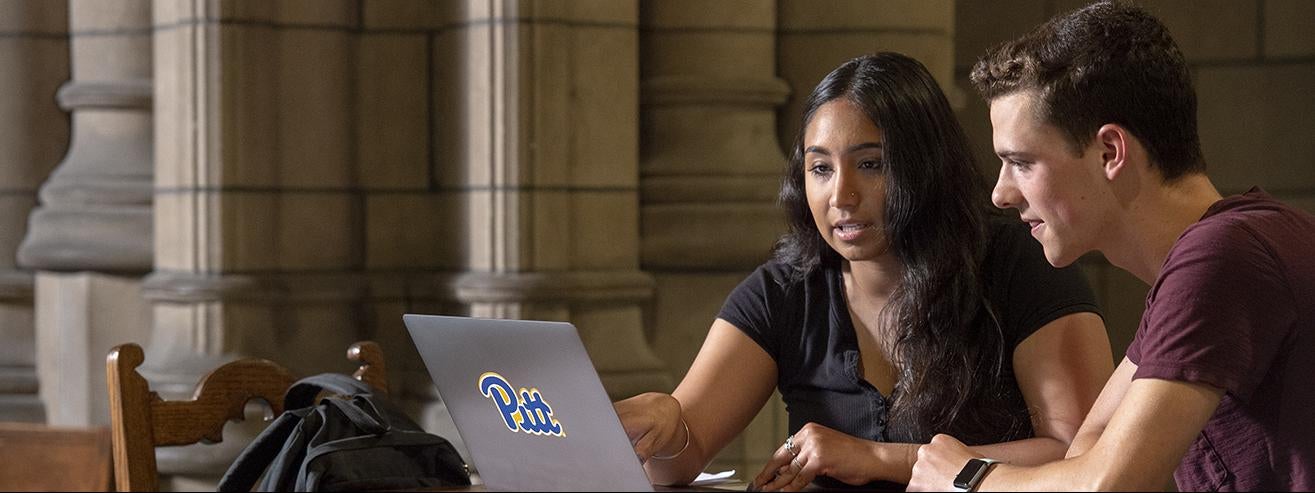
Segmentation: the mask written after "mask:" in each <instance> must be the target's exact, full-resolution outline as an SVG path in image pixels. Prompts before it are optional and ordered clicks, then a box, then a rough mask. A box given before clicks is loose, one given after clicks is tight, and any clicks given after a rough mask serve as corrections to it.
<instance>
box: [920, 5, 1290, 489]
mask: <svg viewBox="0 0 1315 493" xmlns="http://www.w3.org/2000/svg"><path fill="white" fill-rule="evenodd" d="M972 80H973V83H974V85H976V87H977V89H978V90H979V91H980V92H981V93H982V95H983V97H984V98H986V100H987V101H988V102H989V104H990V109H991V124H992V126H993V128H994V134H993V140H994V145H995V151H996V153H997V154H998V155H999V156H1000V159H1001V161H1002V162H1003V166H1002V168H1001V171H1000V178H999V182H997V184H996V187H995V191H994V193H993V195H992V200H993V201H994V202H995V204H996V205H997V206H999V207H1002V208H1015V209H1018V210H1019V212H1020V215H1021V218H1022V219H1023V220H1024V221H1026V222H1027V223H1028V224H1030V225H1031V226H1032V235H1033V236H1034V237H1035V238H1036V239H1037V241H1039V242H1040V243H1041V244H1042V246H1043V247H1044V249H1045V253H1046V258H1047V259H1048V260H1049V261H1050V263H1051V264H1053V265H1056V266H1064V265H1068V264H1070V263H1072V262H1073V261H1075V260H1077V258H1078V257H1079V256H1081V255H1082V254H1084V253H1086V252H1089V251H1092V250H1099V251H1101V252H1102V253H1104V254H1105V257H1106V258H1107V259H1109V261H1110V262H1111V263H1113V264H1114V265H1116V266H1119V267H1120V268H1123V269H1125V270H1127V271H1129V272H1131V273H1133V274H1134V275H1136V276H1137V277H1138V278H1140V279H1142V280H1144V281H1146V282H1147V283H1148V284H1150V285H1151V290H1150V293H1149V294H1148V295H1147V301H1146V311H1145V313H1144V315H1143V316H1142V321H1141V325H1140V327H1138V329H1137V335H1136V338H1135V339H1134V341H1133V343H1132V345H1131V346H1130V347H1129V348H1128V353H1127V357H1126V358H1124V360H1123V362H1122V364H1120V365H1119V367H1118V369H1116V370H1115V372H1114V375H1113V377H1111V379H1110V381H1109V383H1107V384H1106V386H1105V389H1104V391H1102V393H1101V395H1100V398H1099V399H1098V400H1097V402H1096V404H1095V405H1094V406H1093V407H1092V410H1091V413H1090V414H1089V415H1088V416H1087V419H1086V421H1085V422H1084V423H1083V425H1082V427H1081V429H1080V430H1079V432H1078V435H1077V436H1076V438H1075V439H1074V441H1073V443H1072V446H1071V447H1070V448H1069V450H1068V453H1067V454H1066V457H1067V458H1066V459H1064V460H1062V461H1058V462H1052V463H1050V464H1046V465H1043V466H1039V467H1030V468H1029V467H1017V466H1011V465H1008V464H989V463H986V462H985V461H981V460H980V459H976V458H977V457H978V456H977V455H976V454H973V453H972V452H971V451H970V450H969V449H968V448H966V447H964V446H963V445H962V444H961V443H959V442H958V441H957V440H955V439H954V438H951V437H948V436H943V435H942V436H937V437H936V438H935V439H934V440H932V442H931V443H930V444H928V445H925V446H923V447H922V448H921V449H920V450H919V452H918V462H917V464H916V465H915V467H914V470H913V480H912V482H911V483H910V484H909V489H910V490H919V489H925V490H947V489H950V488H951V487H958V488H966V489H973V488H980V489H983V490H991V489H1027V490H1071V489H1115V490H1149V489H1160V488H1163V487H1165V486H1167V485H1168V481H1169V478H1170V474H1171V473H1172V474H1173V478H1174V479H1176V480H1177V483H1178V487H1179V488H1181V489H1184V490H1311V489H1315V383H1312V381H1311V375H1315V246H1313V245H1315V217H1312V216H1311V215H1309V214H1306V213H1303V212H1300V211H1297V210H1295V209H1293V208H1290V207H1288V206H1286V205H1283V204H1281V203H1278V202H1275V201H1274V200H1272V199H1271V198H1270V197H1269V196H1268V195H1266V194H1265V193H1264V192H1263V191H1261V190H1260V189H1258V188H1253V189H1252V190H1251V191H1250V192H1247V193H1246V194H1244V195H1240V196H1234V197H1228V198H1221V197H1220V195H1219V193H1218V192H1217V191H1216V190H1215V187H1214V185H1213V184H1212V183H1211V182H1210V180H1209V178H1207V177H1206V175H1205V162H1204V160H1203V158H1202V156H1201V151H1200V144H1199V138H1198V137H1197V130H1196V95H1195V92H1194V90H1193V88H1192V85H1191V81H1190V78H1189V75H1188V72H1187V68H1186V64H1185V62H1184V60H1183V57H1182V54H1181V53H1180V52H1179V51H1178V48H1177V46H1176V45H1175V44H1174V42H1173V40H1172V39H1171V38H1170V37H1169V34H1168V32H1167V31H1166V29H1165V28H1164V26H1163V25H1162V24H1160V22H1159V21H1157V20H1156V19H1155V18H1153V17H1152V16H1150V15H1149V14H1148V13H1146V12H1145V11H1143V10H1141V9H1139V8H1136V7H1133V6H1129V5H1126V4H1123V3H1111V2H1102V3H1097V4H1093V5H1090V6H1088V7H1086V8H1083V9H1081V10H1078V11H1075V12H1073V13H1070V14H1068V15H1065V16H1061V17H1056V18H1055V19H1052V20H1051V21H1049V22H1047V23H1046V24H1044V25H1042V26H1040V27H1038V28H1037V29H1036V30H1035V31H1033V32H1032V33H1030V34H1028V35H1026V36H1024V37H1022V38H1020V39H1017V40H1015V41H1013V42H1010V43H1006V44H1004V45H1002V46H1000V47H997V48H995V49H994V50H992V51H991V52H990V53H988V54H987V55H986V56H985V57H983V58H982V60H981V61H979V62H978V64H977V66H976V67H974V69H973V73H972ZM1175 469H1176V470H1175ZM956 477H957V480H956ZM956 483H957V484H956Z"/></svg>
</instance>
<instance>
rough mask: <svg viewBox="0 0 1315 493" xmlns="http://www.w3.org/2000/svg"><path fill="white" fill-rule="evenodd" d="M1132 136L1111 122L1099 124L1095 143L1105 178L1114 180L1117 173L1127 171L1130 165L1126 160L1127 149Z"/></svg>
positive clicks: (1130, 143)
mask: <svg viewBox="0 0 1315 493" xmlns="http://www.w3.org/2000/svg"><path fill="white" fill-rule="evenodd" d="M1132 138H1133V137H1132V134H1130V133H1128V129H1126V128H1123V127H1122V126H1119V125H1117V124H1113V123H1107V124H1105V125H1101V127H1100V129H1099V130H1096V145H1097V147H1098V150H1099V151H1100V162H1101V167H1102V168H1104V171H1105V178H1106V179H1108V180H1110V181H1114V179H1115V178H1118V177H1119V175H1121V174H1123V173H1126V172H1128V169H1129V167H1130V165H1131V163H1129V162H1128V151H1129V150H1131V149H1130V148H1131V146H1132Z"/></svg>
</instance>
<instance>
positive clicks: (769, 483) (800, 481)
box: [749, 423, 877, 491]
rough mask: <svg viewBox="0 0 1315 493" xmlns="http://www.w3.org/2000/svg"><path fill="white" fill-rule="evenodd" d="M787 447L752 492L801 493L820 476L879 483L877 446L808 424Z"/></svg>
mask: <svg viewBox="0 0 1315 493" xmlns="http://www.w3.org/2000/svg"><path fill="white" fill-rule="evenodd" d="M788 445H790V447H789V448H787V447H786V446H785V445H781V447H780V448H778V449H776V453H774V454H772V459H771V460H769V461H767V465H765V466H763V470H762V472H760V473H758V476H757V477H756V478H754V480H753V483H752V484H750V485H749V486H750V489H753V490H759V491H774V490H781V491H799V490H801V489H803V488H804V487H806V486H808V484H809V483H811V482H813V479H814V478H816V477H818V476H827V477H830V478H833V479H836V480H839V481H841V482H844V483H846V484H852V485H861V484H867V483H869V482H871V481H873V480H875V479H876V472H875V470H876V467H877V464H875V463H876V462H877V458H876V454H875V450H874V447H875V446H876V445H877V444H876V443H875V442H870V441H867V440H862V439H859V438H855V437H852V436H850V435H846V434H844V433H841V432H839V431H836V430H833V429H830V428H827V427H825V426H822V425H819V424H817V423H808V424H806V425H804V427H803V428H800V429H799V431H798V432H796V433H795V434H794V435H792V436H791V438H789V439H788Z"/></svg>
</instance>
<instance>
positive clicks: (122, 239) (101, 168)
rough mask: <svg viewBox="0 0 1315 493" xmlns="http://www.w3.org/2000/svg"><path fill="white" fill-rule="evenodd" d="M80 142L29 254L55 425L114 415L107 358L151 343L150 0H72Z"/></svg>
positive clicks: (75, 132)
mask: <svg viewBox="0 0 1315 493" xmlns="http://www.w3.org/2000/svg"><path fill="white" fill-rule="evenodd" d="M68 15H69V31H70V32H69V37H70V39H71V41H70V44H71V49H72V61H71V63H72V75H73V78H72V79H71V80H69V81H68V83H66V84H64V86H63V87H61V88H60V89H59V93H58V96H57V97H58V101H59V105H60V107H62V108H64V109H65V110H68V111H71V112H72V113H73V118H72V120H73V125H72V142H71V144H70V146H69V149H68V153H67V154H66V155H65V156H64V160H63V161H62V162H60V163H59V166H58V167H57V168H56V169H55V171H54V172H53V173H52V174H51V175H50V178H49V179H48V180H47V181H46V183H45V184H44V185H42V187H41V192H40V199H41V205H40V206H39V207H37V208H36V209H35V210H33V211H32V215H31V218H30V220H29V223H28V231H27V236H26V237H24V239H23V243H22V245H21V246H20V247H19V250H18V255H17V257H18V262H19V265H21V266H22V267H24V268H28V269H34V270H37V271H38V273H37V276H36V277H37V281H36V284H37V290H36V325H37V351H36V352H37V373H38V376H39V377H40V380H41V396H42V400H43V401H44V402H45V404H46V414H47V418H48V421H49V422H50V423H52V424H67V425H86V424H100V423H107V422H108V421H109V413H108V410H107V408H106V397H105V384H104V382H105V374H104V360H105V354H106V352H107V351H108V350H109V348H110V347H111V346H112V345H113V344H116V343H118V342H123V341H129V340H142V339H144V338H145V335H146V333H147V329H148V327H149V318H148V317H147V315H148V313H149V312H147V311H146V310H145V305H144V303H143V302H142V300H141V298H140V297H139V296H137V295H136V286H137V278H138V276H140V274H143V273H145V272H148V271H149V270H150V266H151V259H152V247H151V195H150V187H151V175H152V170H151V166H152V155H151V154H152V151H151V145H152V144H151V142H152V140H151V129H152V120H151V51H150V47H151V44H150V43H151V29H150V19H151V13H150V2H149V0H108V1H101V0H71V1H70V2H69V3H68Z"/></svg>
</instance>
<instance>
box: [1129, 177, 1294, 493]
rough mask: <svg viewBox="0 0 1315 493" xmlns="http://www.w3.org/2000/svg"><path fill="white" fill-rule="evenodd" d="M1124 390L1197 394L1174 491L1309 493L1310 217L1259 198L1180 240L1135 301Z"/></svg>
mask: <svg viewBox="0 0 1315 493" xmlns="http://www.w3.org/2000/svg"><path fill="white" fill-rule="evenodd" d="M1128 359H1129V360H1130V361H1132V362H1133V363H1134V364H1136V365H1137V372H1136V373H1135V374H1134V375H1133V377H1132V378H1133V379H1138V378H1157V379H1164V380H1178V381H1184V382H1195V383H1204V384H1209V385H1212V386H1215V387H1218V388H1220V389H1223V390H1224V391H1225V394H1224V397H1223V400H1222V401H1221V402H1220V403H1219V408H1218V410H1216V411H1215V414H1214V416H1212V417H1211V418H1210V421H1209V422H1208V423H1206V425H1205V429H1204V430H1202V432H1201V436H1199V437H1197V439H1196V443H1194V444H1192V446H1191V448H1190V449H1188V451H1187V455H1186V456H1184V457H1183V462H1182V464H1181V465H1179V466H1178V470H1177V471H1175V472H1174V479H1175V480H1177V482H1178V487H1179V488H1180V489H1182V490H1185V491H1187V490H1192V491H1217V490H1224V491H1228V490H1252V491H1254V490H1307V491H1309V490H1312V489H1315V217H1312V216H1311V215H1310V214H1306V213H1304V212H1301V211H1298V210H1296V209H1293V208H1291V207H1288V206H1286V205H1283V204H1281V203H1279V202H1276V201H1274V200H1273V199H1272V198H1271V197H1270V196H1269V195H1266V194H1265V193H1264V192H1263V191H1261V190H1260V189H1259V188H1253V189H1251V191H1249V192H1247V193H1246V194H1245V195H1239V196H1233V197H1228V198H1225V199H1223V200H1220V201H1218V202H1216V203H1215V204H1214V205H1212V206H1211V207H1210V209H1209V210H1208V211H1206V213H1205V215H1204V216H1203V217H1202V218H1201V221H1199V222H1197V223H1196V224H1193V225H1192V226H1191V227H1189V228H1187V230H1186V231H1184V232H1183V234H1182V236H1181V237H1179V238H1178V241H1177V242H1176V243H1174V245H1173V248H1172V249H1171V250H1169V256H1168V258H1166V259H1165V262H1164V266H1163V268H1162V269H1161V271H1160V276H1159V277H1158V278H1156V279H1155V284H1154V285H1153V286H1151V290H1150V293H1149V294H1148V295H1147V296H1146V312H1145V314H1143V315H1142V320H1141V326H1140V327H1138V329H1137V335H1136V338H1135V339H1134V340H1133V342H1132V345H1131V346H1129V347H1128Z"/></svg>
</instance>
